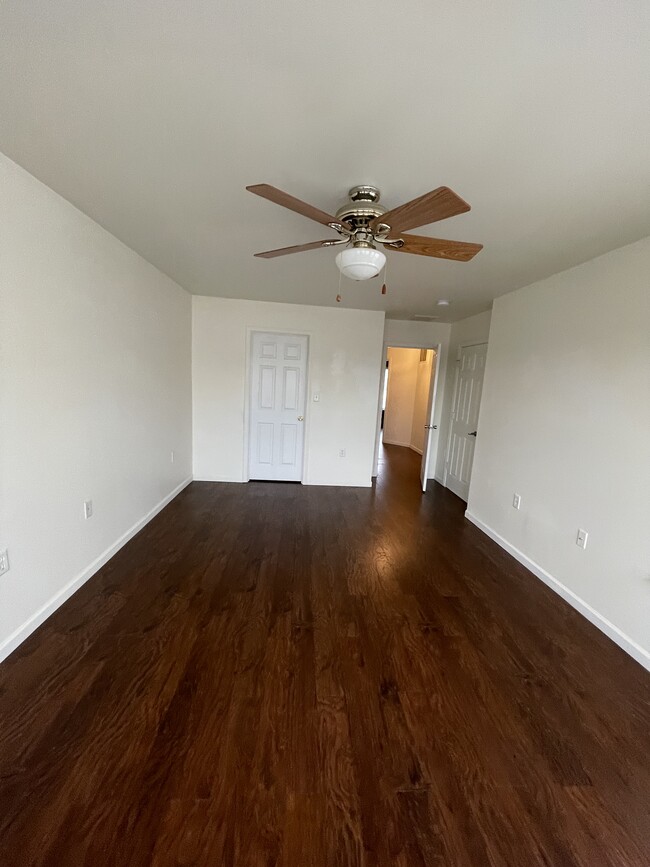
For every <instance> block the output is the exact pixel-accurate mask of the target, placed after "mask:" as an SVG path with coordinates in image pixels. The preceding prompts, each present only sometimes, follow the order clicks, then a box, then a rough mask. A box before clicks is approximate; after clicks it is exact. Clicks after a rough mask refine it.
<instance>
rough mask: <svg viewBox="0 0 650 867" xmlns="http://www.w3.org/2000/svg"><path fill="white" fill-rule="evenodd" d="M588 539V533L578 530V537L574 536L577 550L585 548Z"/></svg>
mask: <svg viewBox="0 0 650 867" xmlns="http://www.w3.org/2000/svg"><path fill="white" fill-rule="evenodd" d="M588 538H589V533H588V532H587V531H586V530H578V535H577V536H576V545H577V546H578V548H586V547H587V539H588Z"/></svg>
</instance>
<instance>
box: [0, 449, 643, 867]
mask: <svg viewBox="0 0 650 867" xmlns="http://www.w3.org/2000/svg"><path fill="white" fill-rule="evenodd" d="M417 467H418V459H417V456H416V455H414V454H413V453H411V452H409V451H407V450H405V449H400V448H396V447H387V448H386V449H385V460H384V461H383V463H382V467H381V473H380V477H379V480H378V483H377V485H376V487H374V488H372V489H350V488H347V489H341V488H315V487H300V486H293V485H283V484H280V485H276V484H268V483H266V484H265V483H250V484H248V485H234V484H232V485H226V484H212V483H194V484H192V485H191V486H190V487H189V488H187V489H186V490H185V491H184V492H183V493H182V494H181V495H180V496H178V497H177V498H176V499H175V500H174V501H173V502H172V503H171V504H170V505H169V506H168V507H167V508H166V509H165V510H164V511H163V512H162V513H161V514H160V515H159V516H158V517H157V518H155V519H154V520H153V521H152V522H151V523H150V524H149V525H148V526H147V527H146V528H145V529H144V530H143V531H142V532H141V533H140V534H139V535H138V536H136V537H135V538H134V539H133V540H132V541H131V542H130V543H129V544H128V545H127V546H126V547H125V548H123V549H122V551H120V552H119V553H118V554H117V555H116V556H115V557H114V558H113V560H111V561H110V563H108V564H107V566H106V567H104V568H103V569H102V570H101V572H99V573H98V574H97V575H96V576H95V577H94V578H93V579H92V580H91V581H90V582H88V584H86V585H85V586H84V587H83V588H82V589H81V590H80V591H79V592H78V593H77V594H76V595H75V596H74V597H73V598H72V599H71V600H69V601H68V602H67V603H66V604H65V605H64V606H63V607H62V608H61V609H60V610H59V611H58V612H57V613H56V614H55V615H54V616H53V617H51V618H50V620H49V621H47V623H46V624H45V625H44V626H43V627H41V629H39V630H38V632H36V633H35V634H34V635H33V636H32V637H31V638H30V639H29V640H28V641H27V642H25V643H24V644H23V645H22V646H21V647H20V648H19V650H18V651H16V652H15V653H14V654H13V655H12V656H11V657H10V658H9V659H8V660H7V661H6V662H5V663H3V664H2V666H0V865H2V867H20V865H55V867H67V865H74V867H80V865H88V867H104V865H120V867H121V865H124V867H127V865H128V867H140V865H181V864H182V865H192V867H203V865H205V867H208V865H209V867H221V865H239V867H257V865H260V867H262V865H264V867H271V865H283V867H307V865H314V867H321V865H322V867H325V865H332V867H334V865H337V867H347V865H391V867H393V865H397V867H407V865H408V867H411V865H413V867H431V865H445V867H463V865H469V867H484V865H486V867H487V865H507V867H536V865H545V867H549V865H552V867H573V865H576V867H577V865H580V867H600V865H609V867H648V865H650V815H649V804H650V760H649V757H650V710H649V704H650V686H649V683H650V677H649V676H648V674H647V672H645V671H644V670H643V669H642V668H641V667H640V666H639V665H637V664H636V663H635V662H633V661H632V660H631V659H629V658H628V657H627V656H626V655H625V654H624V653H623V652H622V651H621V650H619V649H618V648H617V647H616V646H615V645H613V644H612V643H611V642H609V641H608V640H607V639H606V638H605V637H603V636H602V635H601V634H600V633H599V632H598V631H597V630H596V629H594V628H593V627H592V626H591V625H590V624H589V623H587V622H586V621H585V620H584V619H582V618H581V617H580V616H579V615H578V614H577V613H576V612H574V611H573V610H572V609H571V608H569V607H568V606H567V605H566V604H565V603H564V602H563V601H562V600H561V599H559V598H558V597H557V596H556V595H554V594H553V593H552V592H551V591H550V590H549V589H548V588H546V587H545V586H544V585H543V584H542V583H540V582H539V581H538V580H537V579H536V578H534V577H533V576H531V575H530V574H529V573H527V572H526V570H525V569H523V567H521V566H520V565H519V564H518V563H516V562H515V561H514V560H512V559H511V558H510V557H508V555H506V554H505V553H504V552H503V551H501V549H499V548H498V547H497V546H496V545H495V544H494V543H493V542H491V541H490V540H489V539H488V538H486V537H485V536H484V535H482V534H481V533H480V532H479V531H478V530H477V529H476V528H475V527H473V526H472V525H471V524H469V523H467V522H466V521H465V520H464V519H463V511H464V504H463V503H461V501H460V500H459V499H457V498H456V497H455V496H453V494H451V493H449V492H448V491H446V490H445V489H443V488H442V487H440V486H438V485H433V488H432V490H430V491H429V492H428V493H427V494H426V495H422V494H421V492H420V490H419V487H418V482H417Z"/></svg>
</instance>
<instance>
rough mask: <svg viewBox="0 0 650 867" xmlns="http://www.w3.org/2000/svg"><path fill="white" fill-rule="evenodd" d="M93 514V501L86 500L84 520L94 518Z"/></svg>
mask: <svg viewBox="0 0 650 867" xmlns="http://www.w3.org/2000/svg"><path fill="white" fill-rule="evenodd" d="M92 514H93V501H92V500H84V518H85V519H86V520H88V518H92Z"/></svg>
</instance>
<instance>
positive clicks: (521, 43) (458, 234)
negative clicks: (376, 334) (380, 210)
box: [0, 0, 650, 320]
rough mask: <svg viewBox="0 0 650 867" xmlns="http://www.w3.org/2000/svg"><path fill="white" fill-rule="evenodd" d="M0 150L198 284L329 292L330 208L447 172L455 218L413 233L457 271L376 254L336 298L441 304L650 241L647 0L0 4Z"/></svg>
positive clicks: (296, 295) (400, 192)
mask: <svg viewBox="0 0 650 867" xmlns="http://www.w3.org/2000/svg"><path fill="white" fill-rule="evenodd" d="M0 64H1V68H0V150H2V151H4V152H5V153H6V154H7V155H8V156H9V157H11V158H12V159H14V160H16V162H18V163H20V164H21V165H22V166H24V167H25V168H26V169H27V170H28V171H30V172H31V173H32V174H34V175H36V177H38V178H40V179H41V180H42V181H44V182H45V183H46V184H48V185H49V186H50V187H52V188H53V189H55V190H56V191H57V192H59V193H61V194H62V195H63V196H65V197H66V198H67V199H69V200H70V201H71V202H73V203H74V204H75V205H77V206H78V207H79V208H80V209H81V210H83V211H85V212H86V213H87V214H89V215H90V216H91V217H93V218H94V219H95V220H97V221H98V222H99V223H101V224H102V225H103V226H105V227H106V228H107V229H108V230H109V231H111V232H112V233H113V234H115V235H117V237H118V238H121V239H122V240H123V241H124V242H125V243H127V244H128V245H129V246H130V247H132V248H133V249H135V250H137V251H138V252H139V253H140V254H142V255H143V256H144V257H145V258H146V259H148V260H149V261H151V262H153V263H154V264H155V265H157V266H158V267H159V268H160V269H161V270H162V271H165V272H166V273H167V274H169V275H170V276H172V277H174V278H175V279H176V280H177V281H178V282H179V283H180V284H181V285H182V286H184V287H185V288H186V289H188V290H189V291H191V292H194V293H200V294H214V295H223V296H229V297H238V298H257V299H267V300H275V301H292V302H304V303H311V304H335V303H336V302H335V297H336V294H337V292H338V271H337V269H336V267H335V265H334V255H335V253H336V250H327V249H323V250H317V251H313V252H308V253H302V254H298V255H295V256H288V257H284V258H280V259H274V260H260V259H254V258H253V255H252V254H253V253H254V252H257V251H260V250H268V249H271V248H274V247H281V246H287V245H289V244H299V243H304V242H307V241H311V240H316V239H318V238H326V237H328V234H329V230H328V229H326V228H325V229H324V228H323V227H322V226H319V225H318V224H316V223H313V222H310V221H308V220H306V219H304V218H302V217H299V216H298V215H296V214H293V213H291V212H289V211H285V210H283V209H281V208H279V207H277V206H276V205H273V204H271V203H269V202H266V201H264V200H262V199H259V198H257V197H255V196H253V195H251V194H250V193H247V192H246V191H245V189H244V187H245V186H246V185H247V184H253V183H269V184H273V185H274V186H278V187H280V188H282V189H284V190H286V191H288V192H290V193H292V194H293V195H295V196H297V197H299V198H302V199H304V200H306V201H308V202H310V203H312V204H314V205H316V206H318V207H320V208H323V209H324V210H328V211H333V210H335V209H336V207H337V205H338V204H339V203H340V201H341V199H342V198H344V196H345V193H346V191H347V189H348V187H349V186H351V185H352V184H356V183H373V184H375V185H377V186H378V187H380V189H381V190H382V193H383V198H382V201H383V202H384V204H386V205H387V206H392V205H396V204H400V203H402V202H403V201H405V200H407V199H410V198H412V197H414V196H416V195H419V194H421V193H423V192H426V191H428V190H430V189H432V188H434V187H437V186H439V185H442V184H446V185H448V186H450V187H452V189H454V190H456V191H457V192H458V193H459V194H460V195H461V196H462V197H463V198H465V199H467V200H468V201H469V202H470V203H471V205H472V208H473V209H472V212H471V213H469V214H465V215H461V216H458V217H454V218H453V219H451V220H447V221H445V222H443V223H438V224H435V225H433V226H431V227H428V228H423V229H420V230H417V231H418V233H419V234H430V235H436V236H438V237H443V238H445V237H446V238H452V239H456V240H467V241H478V242H482V243H483V244H484V245H485V249H484V250H483V252H482V253H480V254H479V255H478V256H477V257H476V258H475V259H474V260H473V261H472V262H471V263H467V264H464V263H454V262H444V261H441V260H437V259H428V258H424V257H421V256H407V255H405V254H401V253H390V254H389V267H388V284H389V292H388V295H386V296H385V297H382V296H381V294H380V291H379V290H380V286H379V285H378V284H379V282H380V281H378V280H374V281H370V282H369V283H352V282H348V281H344V282H343V296H344V298H343V305H344V306H349V307H362V308H370V309H385V310H386V311H387V314H388V315H389V316H393V317H398V318H399V317H407V316H409V315H410V314H413V313H420V314H423V313H439V312H440V309H436V306H435V303H436V301H437V299H439V298H448V299H450V300H451V302H452V303H451V305H450V307H449V308H448V310H447V311H446V312H445V311H442V315H441V319H447V320H454V319H458V318H461V317H463V316H466V315H469V314H471V313H475V312H479V311H481V310H484V309H486V308H487V307H488V306H489V304H490V301H491V299H492V298H494V297H495V296H497V295H501V294H503V293H504V292H507V291H509V290H511V289H513V288H516V287H518V286H522V285H525V284H527V283H530V282H532V281H534V280H537V279H540V278H542V277H544V276H546V275H549V274H551V273H554V272H557V271H560V270H562V269H564V268H567V267H569V266H571V265H574V264H577V263H579V262H581V261H584V260H585V259H589V258H591V257H593V256H595V255H598V254H600V253H603V252H605V251H607V250H610V249H613V248H615V247H618V246H621V245H623V244H625V243H628V242H632V241H635V240H637V239H638V238H640V237H643V236H644V235H648V234H650V196H649V193H650V110H649V109H650V4H649V3H648V2H647V0H638V2H631V0H619V2H616V3H612V2H611V0H607V2H602V0H579V2H577V0H545V2H539V0H493V2H489V3H488V2H485V0H473V2H469V0H459V2H446V3H435V2H431V0H417V2H409V0H405V2H388V0H375V2H373V3H356V4H355V3H349V2H341V0H330V2H328V3H309V2H305V0H274V2H251V0H219V2H216V0H132V2H120V3H107V2H106V0H56V2H52V0H4V2H2V3H1V4H0Z"/></svg>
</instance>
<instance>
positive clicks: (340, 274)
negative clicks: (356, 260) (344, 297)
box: [336, 268, 343, 304]
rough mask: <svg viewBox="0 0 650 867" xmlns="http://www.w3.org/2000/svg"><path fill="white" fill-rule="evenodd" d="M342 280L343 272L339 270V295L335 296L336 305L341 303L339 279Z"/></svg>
mask: <svg viewBox="0 0 650 867" xmlns="http://www.w3.org/2000/svg"><path fill="white" fill-rule="evenodd" d="M342 278H343V272H342V271H341V269H340V268H339V294H338V295H337V296H336V303H337V304H340V303H341V279H342Z"/></svg>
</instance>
